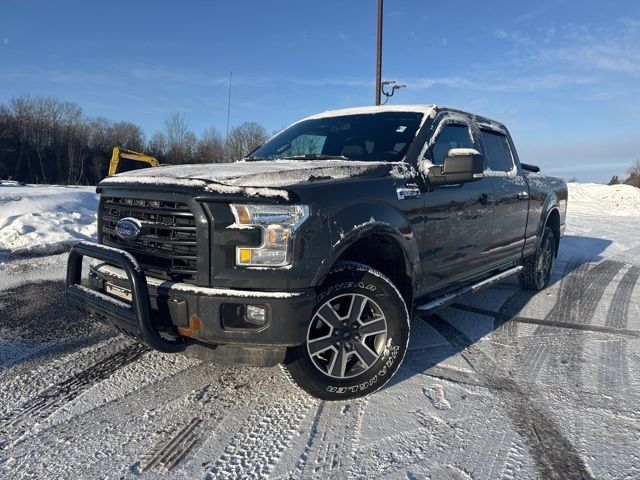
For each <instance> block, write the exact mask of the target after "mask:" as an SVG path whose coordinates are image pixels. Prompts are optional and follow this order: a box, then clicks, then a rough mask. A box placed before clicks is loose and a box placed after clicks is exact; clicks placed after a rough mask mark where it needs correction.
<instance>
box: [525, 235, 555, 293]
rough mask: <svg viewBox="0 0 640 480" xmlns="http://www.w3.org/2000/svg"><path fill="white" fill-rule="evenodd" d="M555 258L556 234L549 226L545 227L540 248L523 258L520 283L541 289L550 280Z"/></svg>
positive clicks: (532, 288)
mask: <svg viewBox="0 0 640 480" xmlns="http://www.w3.org/2000/svg"><path fill="white" fill-rule="evenodd" d="M555 258H556V236H555V234H554V233H553V230H552V229H551V228H550V227H545V229H544V234H543V236H542V241H541V242H540V248H538V250H537V251H536V253H534V254H533V255H531V256H529V257H527V258H525V259H524V264H523V266H524V268H523V269H522V271H521V272H520V275H519V280H520V285H522V286H523V287H524V288H528V289H530V290H542V289H543V288H545V287H546V286H547V285H549V281H550V280H551V270H552V269H553V262H554V260H555Z"/></svg>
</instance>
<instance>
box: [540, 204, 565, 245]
mask: <svg viewBox="0 0 640 480" xmlns="http://www.w3.org/2000/svg"><path fill="white" fill-rule="evenodd" d="M547 227H550V228H551V230H553V234H554V237H555V247H556V248H555V256H556V257H557V256H558V249H559V247H560V208H559V207H558V205H554V206H553V207H551V208H550V209H549V211H548V212H547V214H546V215H545V220H544V223H543V224H542V227H541V229H540V235H539V238H540V241H539V243H540V242H542V237H543V235H544V231H545V229H546V228H547ZM538 246H539V245H538Z"/></svg>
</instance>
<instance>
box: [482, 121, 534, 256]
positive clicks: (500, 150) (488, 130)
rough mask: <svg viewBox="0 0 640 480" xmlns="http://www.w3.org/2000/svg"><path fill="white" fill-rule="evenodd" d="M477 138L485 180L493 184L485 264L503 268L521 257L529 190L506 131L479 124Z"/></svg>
mask: <svg viewBox="0 0 640 480" xmlns="http://www.w3.org/2000/svg"><path fill="white" fill-rule="evenodd" d="M480 138H481V143H482V150H483V154H484V158H485V165H486V171H485V176H486V177H487V178H489V179H490V180H491V183H492V184H493V194H494V199H495V201H494V206H493V209H494V210H493V225H492V228H491V243H490V248H489V251H488V252H487V255H488V257H489V258H488V259H487V260H488V262H487V263H491V264H503V263H507V262H509V261H511V260H517V259H519V258H520V256H521V255H522V248H523V246H524V238H525V230H526V227H527V214H528V211H529V187H528V185H527V183H526V180H525V179H524V176H523V175H522V171H521V169H520V165H519V163H518V162H516V159H515V155H514V150H513V144H512V143H511V139H510V138H509V135H508V134H507V132H506V130H505V131H502V130H500V129H497V128H494V127H490V126H487V125H482V124H480Z"/></svg>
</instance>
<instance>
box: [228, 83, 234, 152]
mask: <svg viewBox="0 0 640 480" xmlns="http://www.w3.org/2000/svg"><path fill="white" fill-rule="evenodd" d="M231 75H233V70H229V103H228V105H227V140H228V139H229V119H230V118H231Z"/></svg>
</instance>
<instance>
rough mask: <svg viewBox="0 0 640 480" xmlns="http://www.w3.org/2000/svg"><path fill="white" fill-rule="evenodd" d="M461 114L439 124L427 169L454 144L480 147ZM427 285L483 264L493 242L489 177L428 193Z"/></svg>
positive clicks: (437, 285) (458, 277)
mask: <svg viewBox="0 0 640 480" xmlns="http://www.w3.org/2000/svg"><path fill="white" fill-rule="evenodd" d="M469 124H470V123H469V121H468V120H465V119H464V118H463V117H460V115H456V116H455V117H447V116H446V115H445V116H444V117H443V118H442V120H441V121H440V122H439V124H438V123H437V125H438V126H437V127H436V128H435V132H436V137H435V139H433V140H431V142H430V144H429V146H428V147H427V148H426V149H425V153H424V158H423V159H421V161H422V163H421V165H422V167H423V168H422V169H423V171H424V169H425V168H426V167H427V166H429V165H430V164H433V165H434V166H441V165H443V163H444V158H445V156H446V154H447V152H448V151H449V149H451V148H476V149H478V148H479V145H478V144H477V141H474V139H473V137H472V134H471V131H470V129H469ZM424 198H425V207H424V242H423V245H425V249H423V251H422V252H421V255H422V257H421V261H422V269H423V285H424V286H425V291H424V292H421V293H423V294H424V293H431V292H434V291H436V290H439V289H441V288H442V287H444V286H445V285H448V284H451V283H453V282H456V281H464V280H466V279H468V278H471V277H473V276H474V275H475V274H477V273H478V272H479V271H481V270H482V269H483V265H482V261H483V253H484V252H485V251H486V250H487V248H488V246H489V243H490V241H491V224H492V220H493V183H492V181H491V179H490V178H483V179H481V180H477V181H474V182H468V183H463V184H459V185H443V186H438V187H434V188H432V189H431V191H429V192H426V193H425V196H424Z"/></svg>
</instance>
